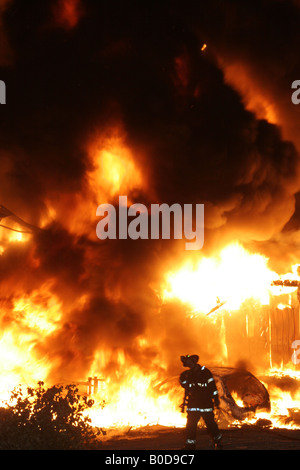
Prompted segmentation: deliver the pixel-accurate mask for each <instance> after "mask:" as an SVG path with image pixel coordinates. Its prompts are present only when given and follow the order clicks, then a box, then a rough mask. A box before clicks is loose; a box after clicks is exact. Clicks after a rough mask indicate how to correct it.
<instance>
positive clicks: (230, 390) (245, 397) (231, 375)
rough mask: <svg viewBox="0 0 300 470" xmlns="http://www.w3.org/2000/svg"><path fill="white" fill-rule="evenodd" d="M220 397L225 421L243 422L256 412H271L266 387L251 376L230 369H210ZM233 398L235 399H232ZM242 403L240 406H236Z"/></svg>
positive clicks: (241, 370)
mask: <svg viewBox="0 0 300 470" xmlns="http://www.w3.org/2000/svg"><path fill="white" fill-rule="evenodd" d="M211 372H212V373H213V376H214V379H215V381H216V385H217V388H218V391H219V397H220V410H221V412H222V413H223V415H225V416H226V418H227V420H229V421H230V420H232V419H237V420H241V421H242V420H244V419H246V418H249V417H252V416H253V415H254V414H255V412H256V411H261V410H264V411H267V412H269V411H270V410H271V404H270V397H269V393H268V391H267V389H266V387H265V386H264V385H263V384H262V382H260V380H259V379H257V378H256V377H255V376H254V375H253V374H251V373H250V372H248V371H247V370H243V369H235V368H233V367H232V368H231V367H213V368H211ZM234 397H235V398H234ZM237 401H238V402H240V401H241V402H242V406H240V405H238V403H237Z"/></svg>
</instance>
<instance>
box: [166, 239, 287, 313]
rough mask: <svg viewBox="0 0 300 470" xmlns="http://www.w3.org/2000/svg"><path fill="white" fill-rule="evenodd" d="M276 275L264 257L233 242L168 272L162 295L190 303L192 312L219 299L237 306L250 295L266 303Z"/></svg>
mask: <svg viewBox="0 0 300 470" xmlns="http://www.w3.org/2000/svg"><path fill="white" fill-rule="evenodd" d="M277 277H278V275H277V274H276V273H275V272H273V271H271V270H270V269H269V268H268V260H267V258H266V257H264V256H262V255H260V254H251V253H250V252H248V251H247V250H246V249H245V248H244V247H243V246H242V245H240V244H238V243H234V244H230V245H228V246H226V247H225V248H223V250H221V252H220V254H219V255H217V256H216V257H211V258H201V259H200V261H198V262H197V263H196V264H195V263H193V262H192V261H188V262H187V263H185V265H184V266H183V267H181V268H180V269H179V270H177V271H175V272H169V273H167V275H166V282H167V287H166V290H165V292H164V295H165V298H171V297H176V298H178V299H180V300H181V301H183V302H186V303H188V304H190V306H191V308H192V309H193V310H194V312H199V313H209V312H210V310H211V309H212V308H214V306H215V305H217V304H218V303H224V305H225V303H226V309H227V310H238V308H239V307H240V306H241V304H242V303H243V302H244V301H245V300H247V299H250V298H254V299H256V300H258V301H259V302H260V303H261V304H262V305H264V304H268V303H269V293H270V287H271V283H272V281H273V280H275V279H277Z"/></svg>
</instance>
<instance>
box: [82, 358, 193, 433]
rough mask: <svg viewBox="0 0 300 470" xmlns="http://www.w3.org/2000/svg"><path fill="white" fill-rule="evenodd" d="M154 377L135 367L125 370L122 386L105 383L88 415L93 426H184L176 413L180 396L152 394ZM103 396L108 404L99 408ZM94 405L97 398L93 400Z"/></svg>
mask: <svg viewBox="0 0 300 470" xmlns="http://www.w3.org/2000/svg"><path fill="white" fill-rule="evenodd" d="M158 382H159V380H158V377H157V374H155V373H154V374H143V373H142V372H141V371H140V369H139V368H138V367H137V366H132V367H129V368H127V370H126V372H125V374H124V377H123V381H122V385H121V386H120V385H119V384H118V383H113V382H110V381H108V382H107V383H105V384H104V386H103V387H102V388H101V391H100V392H99V405H98V407H97V405H96V408H94V409H92V410H91V411H90V412H89V417H90V418H91V419H92V422H93V424H94V425H95V426H97V425H98V426H99V427H104V428H110V429H111V428H116V429H117V430H118V431H120V430H122V428H124V427H125V428H128V427H130V428H131V427H133V428H134V427H140V426H149V425H156V424H160V425H163V426H177V427H182V426H184V425H185V422H186V418H185V416H184V415H182V414H181V413H180V412H179V411H178V410H179V408H178V407H179V404H180V399H181V401H182V397H181V395H179V396H178V394H177V395H176V394H175V395H174V393H173V394H170V393H161V392H160V391H159V390H158V391H155V388H156V387H155V385H156V384H157V383H158ZM103 396H105V397H107V404H106V405H104V406H103V407H102V406H101V400H103ZM94 398H95V400H96V403H97V395H96V396H95V397H94Z"/></svg>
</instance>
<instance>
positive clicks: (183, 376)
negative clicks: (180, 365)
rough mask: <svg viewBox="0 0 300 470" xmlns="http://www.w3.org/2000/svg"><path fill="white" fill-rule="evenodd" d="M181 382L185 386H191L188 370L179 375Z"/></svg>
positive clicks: (186, 387)
mask: <svg viewBox="0 0 300 470" xmlns="http://www.w3.org/2000/svg"><path fill="white" fill-rule="evenodd" d="M179 382H180V385H181V386H182V387H183V388H185V389H188V387H189V382H188V377H187V373H186V371H184V372H182V374H181V375H180V377H179Z"/></svg>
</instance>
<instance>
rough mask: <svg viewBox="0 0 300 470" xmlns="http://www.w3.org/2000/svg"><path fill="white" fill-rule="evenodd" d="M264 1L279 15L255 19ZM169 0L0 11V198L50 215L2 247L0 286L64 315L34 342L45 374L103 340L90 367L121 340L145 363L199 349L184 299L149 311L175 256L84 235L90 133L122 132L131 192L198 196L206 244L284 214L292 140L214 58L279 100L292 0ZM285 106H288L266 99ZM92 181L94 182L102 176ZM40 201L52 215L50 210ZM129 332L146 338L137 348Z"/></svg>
mask: <svg viewBox="0 0 300 470" xmlns="http://www.w3.org/2000/svg"><path fill="white" fill-rule="evenodd" d="M224 3H225V6H222V5H223V4H224ZM241 3H242V5H243V6H241V5H240V4H241ZM271 3H272V5H273V6H274V9H277V10H278V15H275V17H273V16H272V15H270V18H267V16H268V15H267V13H268V11H269V10H268V9H269V8H271ZM221 4H222V5H221ZM254 4H255V16H254ZM178 5H179V4H178ZM178 5H177V4H176V2H170V3H169V2H168V3H163V4H162V5H159V4H154V3H152V4H144V3H143V2H140V3H139V4H134V5H133V4H132V5H131V4H130V3H128V2H98V1H93V0H86V1H81V2H79V1H73V2H72V1H43V2H40V1H32V2H30V6H29V5H28V4H27V3H26V2H24V1H22V0H11V1H7V2H4V3H3V6H2V8H3V12H2V22H1V35H3V38H5V41H4V42H3V46H1V47H2V49H0V60H1V66H2V68H1V69H0V71H1V77H0V78H1V79H3V80H5V82H6V84H7V90H8V91H7V105H5V107H2V108H1V130H0V136H1V148H0V154H1V168H0V178H1V189H0V195H1V201H0V202H1V203H2V204H3V205H5V206H7V207H9V208H10V209H11V210H13V211H14V212H16V213H18V215H19V216H21V217H23V218H24V219H26V220H28V221H29V222H30V223H33V224H36V225H41V223H42V221H44V220H46V221H47V220H48V222H46V223H44V225H43V230H42V231H41V232H38V233H37V234H36V235H34V237H33V238H32V239H31V240H30V241H29V242H28V243H27V244H26V245H22V246H21V247H19V248H16V246H15V244H14V245H8V246H7V248H6V250H5V251H4V253H3V255H2V256H1V259H0V270H1V287H0V289H1V291H2V293H1V296H2V297H3V298H6V299H12V298H13V296H14V295H15V294H16V293H18V292H19V291H20V290H23V291H25V292H27V293H30V292H31V291H32V290H35V289H38V288H39V286H42V285H44V284H45V283H46V282H47V281H51V291H52V292H53V294H55V295H56V296H57V298H58V299H60V302H61V305H62V307H61V308H62V311H63V319H62V321H61V325H60V327H58V328H57V329H56V330H55V331H54V332H53V334H51V335H48V336H47V339H46V340H44V341H43V340H41V341H40V342H37V344H36V345H35V351H36V353H37V354H38V355H39V356H40V357H46V358H47V359H48V360H49V361H50V362H52V363H53V371H52V375H53V377H55V379H62V378H68V379H69V378H78V377H82V376H84V374H85V373H86V372H87V371H88V370H89V368H90V366H91V365H92V363H93V361H94V360H95V352H96V351H98V350H101V349H104V350H108V351H110V353H107V356H106V358H103V357H102V356H101V357H100V358H99V364H98V367H99V369H101V370H102V371H104V372H107V373H109V372H110V371H111V370H114V366H115V365H116V364H117V362H118V354H119V352H120V351H123V352H124V354H125V357H126V360H127V361H129V362H130V363H137V364H139V365H141V366H142V367H144V368H145V369H146V370H147V368H150V367H153V364H155V367H157V368H158V369H159V367H160V366H161V363H160V359H161V358H162V359H164V360H167V363H168V364H170V368H171V369H172V368H174V361H175V362H176V361H177V355H179V354H181V353H184V352H185V350H187V349H188V348H189V349H191V348H199V341H200V340H199V334H198V332H197V331H195V332H194V333H193V334H192V333H191V330H192V327H191V325H190V324H189V322H188V320H183V318H184V312H183V310H184V307H182V306H179V305H173V306H172V305H169V306H168V307H163V308H162V307H161V299H160V298H159V295H158V294H157V290H156V289H155V287H156V286H157V285H159V283H161V282H162V279H163V274H164V272H165V271H166V270H167V269H169V268H170V266H172V265H173V264H174V262H175V260H180V259H182V258H184V256H185V252H184V250H183V249H182V247H181V246H179V247H178V244H176V243H173V242H172V241H159V240H137V241H130V240H110V241H105V242H104V241H99V240H98V239H96V236H95V229H96V223H97V220H96V216H95V214H96V207H97V205H98V204H100V203H103V202H114V201H115V199H114V197H115V196H111V195H107V198H110V199H109V200H97V199H92V201H91V202H92V204H91V205H89V206H87V207H89V210H90V208H91V207H92V209H91V214H92V215H91V216H89V218H88V222H86V219H85V218H84V210H83V207H84V201H85V199H86V198H88V197H89V195H90V188H89V184H88V174H89V172H91V171H92V170H93V168H92V167H93V163H92V162H91V159H90V156H89V154H88V144H89V142H90V140H91V139H92V137H93V136H94V135H96V134H97V133H99V134H105V133H107V132H108V130H109V129H111V128H115V127H118V126H121V127H122V131H123V132H124V135H125V138H124V140H125V144H126V146H128V148H130V149H131V151H132V155H133V159H134V161H135V163H136V165H137V167H138V168H139V169H142V171H144V177H145V181H146V180H147V184H145V185H144V186H139V187H138V188H135V189H134V190H130V194H129V196H130V198H131V200H132V201H135V202H141V203H146V204H147V203H148V204H150V203H151V202H161V203H162V202H165V203H168V204H172V203H174V202H177V203H180V204H185V203H193V204H196V203H204V204H205V243H204V248H203V252H204V253H211V252H213V250H215V249H217V248H218V247H220V246H223V245H225V244H226V243H228V242H229V241H231V240H240V241H242V242H245V243H248V244H251V243H253V242H262V243H263V242H265V241H268V240H270V239H271V238H274V237H276V236H279V234H280V233H281V231H282V229H283V228H284V227H285V225H286V224H287V223H288V222H289V220H290V219H291V217H292V216H293V214H294V211H295V201H296V199H295V194H296V193H297V191H298V189H299V183H300V180H299V156H298V153H297V147H298V142H293V141H292V138H293V133H292V132H287V130H286V129H285V130H284V133H283V130H282V127H281V126H280V125H276V124H274V123H270V122H268V120H267V119H260V118H259V117H258V116H257V115H256V114H255V112H254V110H250V109H248V107H247V105H246V103H245V100H244V98H245V97H244V96H243V95H242V94H240V92H241V90H238V87H236V86H234V85H233V84H232V82H231V83H230V81H228V80H227V78H226V71H225V67H224V68H223V64H222V66H221V65H220V61H221V60H223V61H224V63H225V64H230V63H231V62H234V61H236V62H237V63H242V64H243V63H245V64H246V65H247V66H249V67H251V70H252V72H253V74H255V73H256V71H257V72H258V73H259V74H260V75H259V77H258V84H257V87H259V84H262V83H263V80H267V79H269V81H270V88H268V86H267V85H266V86H265V87H264V86H263V85H261V90H263V91H264V90H267V89H268V90H269V93H268V98H270V99H271V98H272V99H274V101H275V100H277V98H278V96H275V94H277V93H279V90H280V96H283V95H284V94H286V95H287V96H290V81H289V80H290V79H291V78H293V79H297V78H298V79H299V78H300V76H298V77H297V76H294V75H295V71H297V70H299V59H298V56H297V50H296V47H297V44H298V42H297V41H296V39H297V38H298V39H299V31H298V30H297V29H296V24H298V23H297V22H296V19H295V21H293V23H292V25H291V28H289V30H288V31H285V33H288V34H287V35H285V34H281V33H279V34H278V29H277V25H278V24H280V25H282V27H283V28H285V26H284V24H285V23H284V22H283V21H281V18H282V16H279V13H280V12H286V14H287V15H289V18H292V17H293V18H297V17H298V16H299V9H298V7H297V4H295V3H292V2H279V1H278V2H269V1H263V2H253V1H251V2H250V1H246V2H238V1H228V2H206V3H204V2H201V3H200V4H199V6H198V7H197V8H195V6H194V5H193V4H192V3H191V4H190V5H189V4H187V5H186V4H185V5H184V6H183V4H182V3H180V6H178ZM273 6H272V8H273ZM216 13H217V14H216ZM246 20H247V21H248V22H247V21H246ZM245 23H246V26H247V27H246V28H245ZM248 23H249V24H248ZM241 31H242V32H243V34H244V33H245V36H243V37H244V40H243V41H240V39H239V38H240V35H241ZM204 43H207V48H206V49H203V44H204ZM201 49H203V50H201ZM287 51H288V58H287V59H286V61H284V62H282V61H283V59H284V58H285V57H286V55H285V54H286V53H287ZM288 66H289V67H288ZM274 68H275V69H276V73H275V75H274ZM283 68H284V69H288V70H289V74H288V76H284V77H283V76H282V74H281V73H280V71H281V70H282V69H283ZM274 77H275V78H274ZM273 80H276V83H274V82H273ZM291 81H292V80H291ZM271 84H272V86H271ZM283 88H284V89H283ZM289 106H290V107H292V106H293V105H292V104H291V102H290V103H289ZM283 107H284V109H285V110H286V114H289V113H290V115H292V113H296V110H295V108H293V109H292V110H291V111H288V105H287V103H286V102H285V103H284V104H282V106H281V101H279V104H278V109H279V110H280V109H283ZM284 118H285V114H283V118H282V119H283V120H284ZM278 122H279V121H278ZM279 124H281V122H279ZM298 148H299V147H298ZM103 179H105V174H104V175H103ZM94 183H95V185H96V186H97V185H98V186H99V188H94V189H95V193H97V191H98V189H99V191H100V189H101V186H102V183H103V181H102V178H100V179H99V180H97V181H96V182H94ZM99 194H102V196H103V194H104V193H103V192H102V193H101V192H100V193H99ZM49 204H51V207H52V208H54V210H55V213H56V216H55V217H52V218H49V211H50V209H49ZM47 217H48V218H47ZM93 217H94V219H93ZM70 227H72V229H71V228H70ZM76 227H78V230H76ZM79 227H80V228H79ZM3 321H4V320H3ZM209 329H211V330H213V325H211V326H210V327H207V329H206V331H205V332H202V336H203V338H204V340H203V341H202V342H201V344H203V345H204V346H203V350H202V351H201V352H203V353H205V355H206V358H208V359H209V360H211V359H213V357H214V355H215V354H216V351H217V353H218V348H219V347H220V346H219V345H218V344H214V340H211V341H212V342H211V344H209V345H208V339H207V338H211V337H212V336H213V335H212V334H211V333H212V331H207V330H209ZM141 337H146V338H148V342H147V344H146V345H145V344H144V345H143V347H142V346H141ZM200 349H201V348H200ZM187 352H188V351H187ZM174 354H175V356H174ZM174 357H175V358H176V359H175V360H174ZM101 361H102V362H101Z"/></svg>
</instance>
